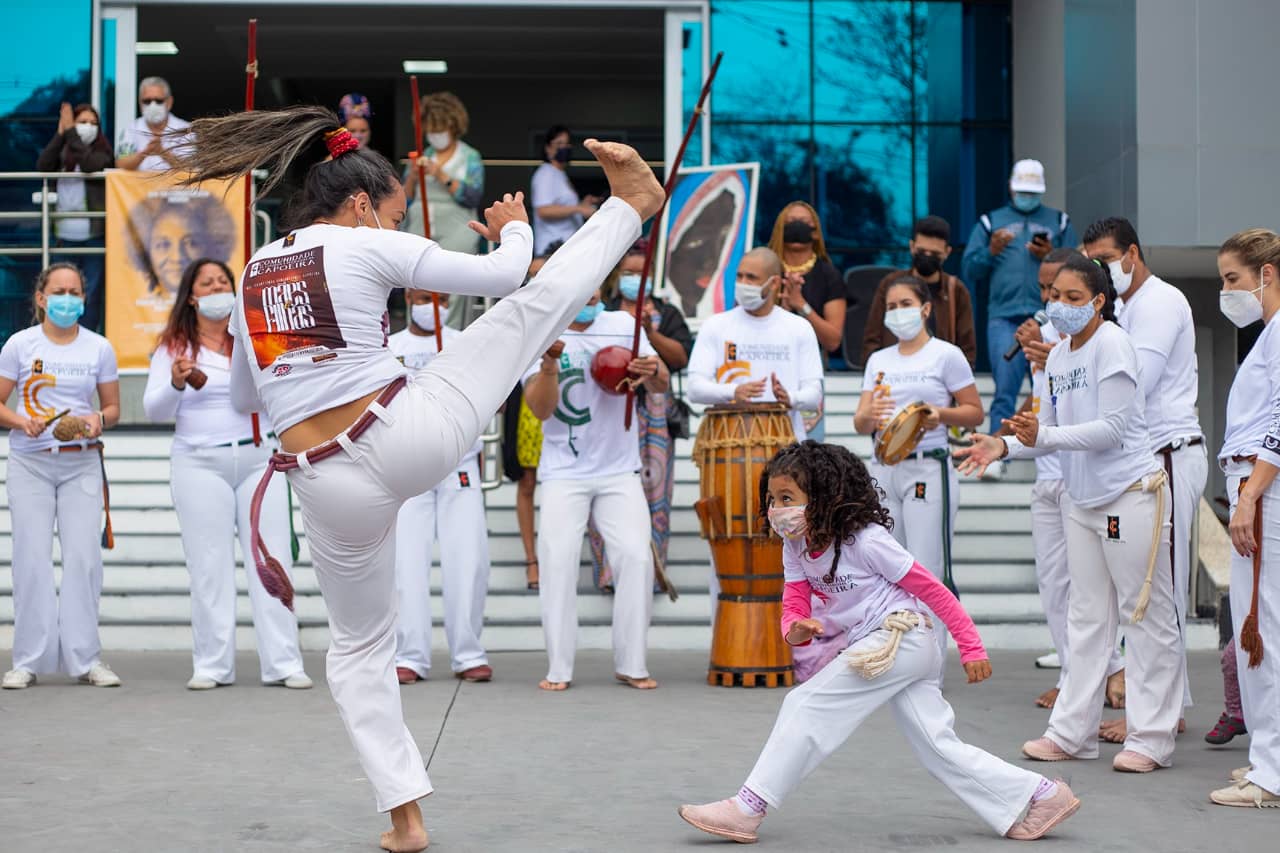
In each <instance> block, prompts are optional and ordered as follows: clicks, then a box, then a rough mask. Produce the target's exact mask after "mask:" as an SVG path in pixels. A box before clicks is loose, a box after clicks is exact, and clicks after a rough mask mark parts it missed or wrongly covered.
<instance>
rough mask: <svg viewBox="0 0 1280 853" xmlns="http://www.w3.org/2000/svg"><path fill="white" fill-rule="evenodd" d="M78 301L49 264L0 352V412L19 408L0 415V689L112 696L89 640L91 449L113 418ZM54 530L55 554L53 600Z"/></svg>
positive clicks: (113, 380)
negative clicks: (61, 684)
mask: <svg viewBox="0 0 1280 853" xmlns="http://www.w3.org/2000/svg"><path fill="white" fill-rule="evenodd" d="M84 295H85V289H84V277H83V276H82V275H81V274H80V270H79V269H77V268H76V267H75V266H73V265H71V264H67V263H57V264H52V265H51V266H49V267H48V268H46V269H45V270H44V271H43V272H41V273H40V277H39V278H38V279H37V281H36V293H35V306H36V318H37V320H38V321H39V322H37V323H36V325H34V326H31V327H30V328H27V329H23V330H22V331H20V332H15V333H14V334H13V335H10V336H9V339H8V340H7V341H5V342H4V347H3V349H0V400H7V399H9V395H10V394H13V393H14V391H15V390H16V391H17V405H18V406H19V408H18V411H16V412H15V411H13V410H12V409H9V408H8V407H4V406H0V426H3V427H4V428H6V429H8V430H9V470H8V472H7V475H6V483H5V486H6V489H7V491H8V493H9V515H10V518H11V520H12V523H13V524H12V527H13V534H12V537H13V561H12V563H13V668H12V669H10V670H9V671H8V672H6V673H5V674H4V679H3V681H2V682H0V685H2V686H3V687H5V688H7V689H11V690H13V689H22V688H24V687H28V686H30V685H31V684H33V683H34V682H35V680H36V676H38V675H44V674H46V673H56V672H64V673H66V674H67V675H70V676H72V677H75V678H79V679H80V680H81V681H83V682H87V683H89V684H92V685H94V686H95V687H116V686H118V685H119V684H120V678H119V677H118V676H117V675H116V674H115V673H114V672H112V671H111V669H110V668H109V667H108V666H107V665H106V664H104V663H103V662H102V658H101V652H102V642H101V640H100V639H99V637H98V597H99V596H100V595H101V593H102V547H103V546H107V547H110V544H111V543H110V535H111V534H110V530H111V527H110V519H108V521H107V529H106V531H105V532H102V538H101V540H99V532H100V531H102V512H103V506H104V502H105V498H106V493H105V484H104V480H103V471H104V469H103V463H102V440H101V437H102V431H103V429H104V428H105V427H108V426H110V425H112V424H114V423H115V422H116V421H117V420H119V418H120V377H119V374H118V372H117V370H116V354H115V351H114V350H112V349H111V344H109V343H107V339H106V338H104V337H102V336H101V335H98V334H95V333H94V332H91V331H89V330H88V329H85V328H83V327H81V326H80V325H79V322H78V321H79V320H80V316H81V315H82V314H83V313H84ZM95 394H96V395H97V397H98V405H97V406H96V407H95V406H94V405H93V398H94V395H95ZM60 416H67V417H76V418H80V419H81V420H82V424H83V427H82V432H81V439H80V440H78V441H60V440H59V439H57V438H55V437H54V431H53V424H54V422H55V421H56V420H58V419H59V417H60ZM55 523H56V526H57V529H58V533H57V536H58V545H59V547H60V549H61V552H62V583H61V585H60V586H59V587H58V588H56V589H55V586H54V576H53V536H54V533H53V530H54V526H55Z"/></svg>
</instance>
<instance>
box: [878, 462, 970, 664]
mask: <svg viewBox="0 0 1280 853" xmlns="http://www.w3.org/2000/svg"><path fill="white" fill-rule="evenodd" d="M867 468H868V470H870V472H871V476H872V477H875V478H876V482H877V483H879V484H880V488H881V489H883V490H884V494H885V501H884V505H885V507H887V508H888V510H889V514H890V515H891V516H893V538H894V539H897V540H898V542H899V543H901V544H902V546H903V547H904V548H906V549H907V551H909V552H910V553H911V556H913V557H915V558H916V562H917V563H919V564H920V565H922V566H924V567H925V568H926V569H928V570H929V571H930V572H932V573H933V576H934V577H936V578H938V579H939V580H941V579H942V574H943V568H944V566H945V565H946V564H945V563H944V561H943V557H944V551H943V532H944V531H943V524H942V521H943V512H944V511H947V512H948V513H949V514H948V519H947V528H946V530H947V532H949V533H950V534H951V535H950V538H951V541H952V542H953V543H954V541H955V529H956V512H957V510H959V509H960V478H959V476H958V475H957V474H956V469H955V466H953V465H952V464H951V462H950V461H949V460H948V461H947V462H946V470H947V477H948V479H949V481H950V483H949V485H950V489H951V506H950V507H945V505H944V503H943V500H942V468H943V463H942V461H940V460H938V459H904V460H902V461H901V462H899V463H898V464H897V465H881V464H880V463H879V462H877V461H875V460H874V459H872V460H871V461H870V462H869V463H868V464H867ZM951 565H952V570H953V571H954V568H955V546H954V545H952V559H951ZM933 623H934V629H933V634H934V637H935V638H936V639H937V641H938V651H939V652H941V653H942V654H941V660H940V662H939V664H938V678H939V680H941V678H942V673H943V671H944V670H945V669H946V663H947V629H946V626H944V625H943V624H942V620H941V619H937V618H935V619H934V620H933Z"/></svg>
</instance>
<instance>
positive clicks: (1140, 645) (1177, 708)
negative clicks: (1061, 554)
mask: <svg viewBox="0 0 1280 853" xmlns="http://www.w3.org/2000/svg"><path fill="white" fill-rule="evenodd" d="M1151 476H1155V475H1151ZM1161 489H1162V490H1163V492H1164V515H1163V518H1160V519H1158V518H1157V517H1156V503H1157V495H1156V494H1155V493H1154V492H1125V493H1124V494H1122V495H1121V496H1120V497H1118V498H1116V499H1115V500H1114V501H1112V502H1111V503H1109V504H1107V505H1105V506H1103V507H1099V508H1097V509H1085V508H1083V507H1081V506H1078V505H1076V506H1072V508H1071V513H1070V517H1069V519H1068V522H1067V565H1068V567H1069V569H1070V572H1071V596H1070V598H1071V600H1070V603H1069V605H1068V610H1067V613H1068V615H1067V638H1068V639H1067V643H1068V646H1069V647H1070V652H1071V667H1070V669H1068V670H1067V677H1066V680H1065V681H1064V682H1063V684H1062V692H1061V693H1059V694H1058V701H1057V702H1056V703H1055V704H1054V706H1053V712H1052V713H1051V714H1050V716H1049V728H1048V730H1047V731H1046V732H1045V736H1046V737H1048V738H1049V739H1050V740H1052V741H1053V742H1054V743H1056V744H1057V745H1058V746H1060V747H1061V748H1062V749H1063V750H1065V751H1066V752H1067V753H1069V754H1071V755H1073V756H1075V757H1076V758H1097V757H1098V726H1099V724H1100V723H1101V722H1102V700H1103V696H1104V693H1105V689H1106V676H1107V667H1108V662H1109V661H1110V659H1111V655H1112V653H1113V652H1114V650H1115V645H1116V627H1117V620H1118V619H1119V618H1120V617H1123V627H1124V636H1125V663H1126V679H1125V683H1126V685H1127V687H1126V691H1127V692H1126V696H1125V716H1126V718H1127V720H1128V730H1129V733H1128V737H1126V738H1125V742H1124V746H1125V749H1130V750H1133V751H1134V752H1139V753H1142V754H1143V755H1145V756H1147V757H1148V758H1151V759H1152V760H1154V761H1155V762H1156V763H1157V764H1160V765H1162V766H1168V765H1169V764H1170V763H1171V762H1172V759H1173V738H1174V734H1175V732H1176V730H1177V728H1178V718H1179V717H1180V716H1182V678H1183V668H1182V662H1181V660H1182V653H1181V645H1180V640H1179V635H1178V617H1177V614H1176V613H1175V612H1174V607H1173V585H1172V584H1171V583H1167V582H1166V583H1161V582H1160V581H1161V580H1162V579H1167V578H1169V577H1170V574H1169V511H1170V507H1169V503H1170V501H1169V487H1168V485H1167V484H1166V485H1164V486H1162V487H1161ZM1157 524H1159V525H1160V528H1161V535H1160V544H1159V546H1158V547H1157V551H1156V565H1155V574H1154V575H1153V582H1152V584H1151V602H1150V604H1149V605H1148V606H1147V613H1146V616H1145V617H1144V618H1143V620H1142V621H1141V622H1139V623H1137V624H1136V625H1134V624H1131V621H1130V620H1131V619H1132V617H1133V611H1134V607H1136V606H1137V603H1138V597H1139V596H1140V595H1141V593H1142V583H1143V580H1144V579H1145V578H1146V574H1147V560H1148V557H1149V554H1150V552H1151V536H1152V531H1153V529H1154V526H1155V525H1157Z"/></svg>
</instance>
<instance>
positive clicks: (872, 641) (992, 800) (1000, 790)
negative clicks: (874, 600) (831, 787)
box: [746, 627, 1043, 835]
mask: <svg viewBox="0 0 1280 853" xmlns="http://www.w3.org/2000/svg"><path fill="white" fill-rule="evenodd" d="M888 633H889V632H887V631H884V630H880V631H876V632H874V633H872V634H870V635H868V636H867V637H864V638H863V639H861V640H859V641H858V642H857V643H854V644H853V646H852V647H851V650H859V651H860V650H863V649H864V648H875V647H877V646H881V645H883V644H884V643H885V642H886V640H887V636H888ZM933 634H934V631H933V629H932V628H928V627H920V628H916V629H914V630H912V631H908V632H907V633H906V634H904V635H903V637H902V644H901V645H900V646H899V647H898V656H897V659H896V660H895V661H894V664H893V668H892V669H890V670H889V671H888V672H886V673H884V674H883V675H881V676H879V677H878V678H873V679H870V680H868V679H865V678H863V677H862V676H861V675H858V674H857V673H856V672H854V671H853V670H852V669H850V668H849V663H848V661H846V660H845V658H844V655H841V656H839V657H837V658H836V659H835V660H833V661H831V663H829V664H827V665H826V666H825V667H823V668H822V670H821V671H820V672H818V674H817V675H815V676H813V678H811V679H809V680H808V681H806V682H805V683H804V684H801V685H800V686H799V687H796V688H795V689H794V690H792V691H791V692H790V693H788V694H787V698H786V699H784V700H783V702H782V710H781V711H779V712H778V719H777V722H775V723H774V724H773V732H772V734H770V735H769V741H768V743H766V744H765V746H764V751H763V752H761V753H760V757H759V759H757V760H756V766H755V767H754V768H753V769H752V771H751V775H750V776H748V777H747V782H746V787H748V788H750V789H751V790H752V791H755V792H756V793H757V794H759V795H760V797H761V798H763V799H764V800H765V802H767V803H769V805H771V806H775V807H776V806H780V805H781V804H782V801H783V800H784V799H786V798H787V796H788V795H790V794H791V792H792V791H794V790H795V789H796V788H797V787H798V786H799V785H800V783H801V781H803V780H804V778H805V777H806V776H808V775H809V774H810V773H812V772H813V771H814V770H815V769H816V768H817V767H818V765H819V764H821V763H822V762H823V761H824V760H825V759H826V758H827V756H829V755H831V753H833V752H835V751H836V749H838V748H839V747H840V745H841V744H843V743H844V742H845V741H846V740H847V739H848V738H849V735H851V734H853V732H854V731H855V730H856V729H857V728H858V726H860V725H862V722H863V720H865V719H866V718H867V717H869V716H870V715H871V713H872V712H873V711H875V710H876V709H877V708H879V707H880V706H881V705H884V704H886V703H887V704H888V705H889V707H890V709H891V710H892V712H893V719H894V722H896V723H897V724H898V729H899V730H900V731H901V732H902V734H903V736H904V737H906V739H907V743H908V744H910V745H911V751H912V752H914V753H915V754H916V758H917V759H918V760H919V761H920V763H921V764H923V765H924V768H925V769H926V770H928V771H929V774H930V775H931V776H933V778H935V779H937V780H938V781H939V782H941V783H942V784H943V785H946V786H947V788H948V790H950V791H951V793H953V794H955V795H956V796H957V797H959V798H960V800H961V802H963V803H964V804H965V805H966V806H968V807H969V808H971V809H973V811H974V812H976V813H977V815H978V816H979V817H980V818H982V819H983V820H984V821H986V822H987V824H988V825H989V826H990V827H991V828H992V829H993V830H995V831H996V832H997V833H999V834H1000V835H1004V834H1005V833H1006V832H1008V831H1009V828H1010V827H1012V826H1013V824H1014V823H1015V822H1016V821H1017V820H1018V818H1019V817H1020V816H1021V814H1022V812H1023V810H1024V809H1026V807H1027V804H1028V803H1029V802H1030V801H1031V795H1032V794H1034V793H1035V790H1036V787H1037V786H1038V785H1039V784H1040V781H1041V779H1042V778H1043V777H1041V776H1040V775H1039V774H1037V773H1032V772H1030V771H1028V770H1023V769H1022V768H1020V767H1015V766H1013V765H1012V764H1009V763H1008V762H1005V761H1001V760H1000V759H999V758H996V757H995V756H994V755H992V754H990V753H989V752H986V751H985V750H982V749H978V748H977V747H976V746H969V745H968V744H966V743H964V742H962V741H961V740H960V739H959V738H958V737H956V733H955V729H954V725H955V712H954V711H952V710H951V706H950V705H949V704H948V703H947V700H946V699H944V698H943V697H942V689H941V688H940V687H939V685H938V681H937V671H938V666H939V662H940V660H941V655H940V654H939V652H938V643H937V640H936V638H935V637H934V636H933Z"/></svg>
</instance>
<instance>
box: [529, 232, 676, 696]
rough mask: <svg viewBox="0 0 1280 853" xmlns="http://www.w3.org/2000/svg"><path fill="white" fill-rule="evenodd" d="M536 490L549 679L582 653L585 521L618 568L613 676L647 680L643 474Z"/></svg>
mask: <svg viewBox="0 0 1280 853" xmlns="http://www.w3.org/2000/svg"><path fill="white" fill-rule="evenodd" d="M562 251H563V250H562ZM556 254H559V252H557V253H556ZM538 485H539V488H541V490H542V501H541V509H540V511H539V514H538V567H539V568H540V570H541V574H540V575H539V576H538V578H539V584H538V600H539V602H540V603H541V605H542V632H543V634H544V635H545V637H546V642H547V659H548V667H547V680H548V681H554V682H559V683H565V682H569V681H572V680H573V658H574V654H575V652H576V651H577V648H578V567H579V565H580V563H581V561H582V537H583V534H584V533H586V530H587V519H588V518H594V519H595V522H596V528H597V529H598V530H599V531H600V536H601V538H603V539H604V548H605V552H606V553H607V554H608V555H609V565H611V566H612V567H613V588H614V593H613V668H614V671H615V672H617V673H618V674H620V675H626V676H629V677H631V678H648V677H649V670H648V669H647V668H646V666H645V650H646V646H647V645H648V636H649V617H650V614H651V613H652V611H653V551H652V550H651V548H650V541H651V538H652V533H651V531H650V527H649V525H650V524H651V519H650V516H649V502H648V501H647V500H646V499H645V496H644V488H643V487H642V486H641V484H640V474H639V473H638V472H637V473H627V474H615V475H613V476H611V477H598V478H593V479H588V480H542V481H541V482H540V483H539V484H538Z"/></svg>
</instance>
